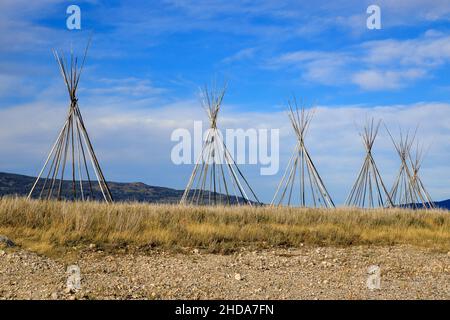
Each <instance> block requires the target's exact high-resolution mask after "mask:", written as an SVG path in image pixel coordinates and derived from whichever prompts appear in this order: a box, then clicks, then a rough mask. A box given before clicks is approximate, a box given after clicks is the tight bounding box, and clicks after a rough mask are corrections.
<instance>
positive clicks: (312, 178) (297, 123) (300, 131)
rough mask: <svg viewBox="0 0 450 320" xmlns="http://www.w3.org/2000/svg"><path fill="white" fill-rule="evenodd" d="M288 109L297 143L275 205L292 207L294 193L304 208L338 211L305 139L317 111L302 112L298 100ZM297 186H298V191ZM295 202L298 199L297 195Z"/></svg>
mask: <svg viewBox="0 0 450 320" xmlns="http://www.w3.org/2000/svg"><path fill="white" fill-rule="evenodd" d="M288 106H289V110H288V117H289V120H290V121H291V124H292V127H293V128H294V132H295V135H296V138H297V143H296V144H295V147H294V151H293V153H292V156H291V158H290V160H289V162H288V165H287V167H286V170H285V172H284V175H283V177H282V178H281V181H280V183H279V184H278V187H277V190H276V191H275V195H274V197H273V199H272V202H271V204H272V205H282V204H284V203H285V204H287V205H288V206H289V205H291V200H293V197H292V196H293V192H294V193H295V194H297V195H298V199H299V200H298V201H299V205H300V206H301V207H306V206H313V207H327V208H334V203H333V200H332V199H331V197H330V195H329V193H328V191H327V189H326V187H325V185H324V183H323V181H322V178H321V177H320V175H319V173H318V172H317V169H316V167H315V165H314V163H313V161H312V159H311V157H310V155H309V153H308V150H307V149H306V146H305V135H306V132H307V130H308V127H309V124H310V122H311V118H312V116H313V111H311V110H310V111H306V110H305V109H304V108H301V110H300V111H299V109H298V106H297V101H296V100H295V98H294V100H293V101H288ZM297 182H298V183H297ZM296 185H298V188H297V187H296ZM294 198H297V197H296V196H295V195H294Z"/></svg>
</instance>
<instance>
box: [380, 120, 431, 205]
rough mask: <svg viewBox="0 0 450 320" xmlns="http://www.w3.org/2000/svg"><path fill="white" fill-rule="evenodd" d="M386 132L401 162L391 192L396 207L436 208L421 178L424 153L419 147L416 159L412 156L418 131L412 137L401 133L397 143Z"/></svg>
mask: <svg viewBox="0 0 450 320" xmlns="http://www.w3.org/2000/svg"><path fill="white" fill-rule="evenodd" d="M386 131H387V132H388V134H389V136H390V137H391V140H392V143H393V145H394V147H395V149H396V151H397V153H398V155H399V157H400V161H401V164H400V169H399V172H398V174H397V176H396V179H395V180H394V184H393V185H392V188H391V192H390V196H391V199H392V202H393V203H394V205H395V206H398V207H403V208H425V209H431V208H434V203H433V201H432V200H431V197H430V195H429V194H428V192H427V191H426V189H425V186H424V184H423V182H422V180H421V179H420V176H419V170H420V167H421V165H422V160H423V152H422V150H421V149H419V146H418V145H417V149H416V153H415V157H414V159H413V157H412V155H411V147H412V145H413V143H414V139H415V137H416V133H417V129H416V131H415V132H414V135H412V136H410V135H409V133H406V135H404V134H403V133H402V132H401V131H400V136H399V138H398V139H397V141H395V139H394V137H393V136H392V134H391V133H390V131H389V130H388V128H387V127H386Z"/></svg>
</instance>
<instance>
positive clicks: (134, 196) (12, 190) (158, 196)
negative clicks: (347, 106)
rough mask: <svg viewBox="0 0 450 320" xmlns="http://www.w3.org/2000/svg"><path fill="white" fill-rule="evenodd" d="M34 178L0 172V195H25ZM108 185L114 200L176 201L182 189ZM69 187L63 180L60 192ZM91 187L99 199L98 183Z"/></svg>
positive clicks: (143, 185) (140, 184) (63, 192)
mask: <svg viewBox="0 0 450 320" xmlns="http://www.w3.org/2000/svg"><path fill="white" fill-rule="evenodd" d="M35 180H36V178H35V177H29V176H24V175H19V174H12V173H2V172H0V197H1V196H5V195H19V196H27V195H28V192H29V191H30V189H31V187H32V186H33V183H34V182H35ZM108 185H109V187H110V189H111V193H112V195H113V198H114V200H116V201H139V202H157V203H176V202H178V201H180V199H181V196H182V195H183V190H175V189H170V188H163V187H154V186H148V185H146V184H144V183H140V182H136V183H118V182H108ZM70 187H71V183H70V182H68V181H64V184H63V188H62V190H63V191H62V194H63V195H64V194H68V193H69V192H70ZM86 189H87V188H86ZM93 189H94V193H95V194H96V198H97V199H101V194H100V190H99V188H98V185H94V186H93Z"/></svg>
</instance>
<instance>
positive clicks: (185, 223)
mask: <svg viewBox="0 0 450 320" xmlns="http://www.w3.org/2000/svg"><path fill="white" fill-rule="evenodd" d="M0 234H3V235H6V236H8V237H10V238H12V239H14V241H15V242H16V243H17V244H19V245H20V246H21V247H23V248H26V249H29V250H32V251H35V252H38V253H44V254H49V255H52V254H57V253H58V252H64V251H65V248H73V247H74V246H75V247H77V246H78V247H83V246H89V245H90V244H95V245H96V246H97V247H103V248H117V247H118V248H123V247H126V246H132V247H136V248H142V249H145V248H148V249H152V248H161V249H164V250H174V251H177V250H180V249H183V248H199V249H202V250H205V251H207V252H209V253H229V252H233V251H235V250H236V249H239V248H242V247H248V248H254V249H265V248H274V247H280V248H298V247H300V246H302V245H315V246H336V247H346V246H356V245H379V246H386V245H412V246H418V247H426V248H431V249H433V250H438V251H441V252H447V251H450V214H449V212H448V211H437V210H436V211H420V210H417V211H412V210H404V209H389V210H381V209H378V210H361V209H352V208H341V209H333V210H325V209H299V208H273V207H184V206H178V205H152V204H140V203H116V204H112V205H108V204H103V203H92V202H91V203H89V202H87V203H82V202H75V203H74V202H57V201H37V200H32V201H28V200H26V199H23V198H3V199H1V200H0Z"/></svg>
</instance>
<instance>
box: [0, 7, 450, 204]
mask: <svg viewBox="0 0 450 320" xmlns="http://www.w3.org/2000/svg"><path fill="white" fill-rule="evenodd" d="M70 4H77V5H79V6H80V8H81V11H82V30H81V31H69V30H67V29H66V26H65V24H66V18H67V15H66V13H65V11H66V8H67V6H68V5H70ZM370 4H377V5H379V6H380V7H381V19H382V29H381V30H368V29H367V28H366V19H367V17H368V15H367V13H366V8H367V7H368V6H369V5H370ZM0 27H1V29H2V30H3V32H2V33H1V34H0V154H1V159H0V171H10V172H18V173H25V174H33V175H34V174H36V173H37V171H38V170H39V168H40V166H41V164H42V161H43V159H44V157H45V153H46V152H47V150H48V148H49V147H50V145H51V143H52V141H53V139H54V138H55V136H56V133H57V131H58V129H59V127H60V126H61V125H62V121H63V118H64V112H65V107H66V103H67V102H66V99H67V97H66V92H65V91H64V87H63V83H62V81H61V79H60V75H59V74H58V70H57V67H56V63H55V61H54V59H53V56H52V53H51V49H52V48H56V49H61V50H66V51H69V48H70V47H71V46H72V47H73V48H74V50H75V51H76V52H79V53H81V51H82V49H83V47H84V45H85V43H86V42H87V39H88V38H89V35H90V34H91V33H92V34H93V43H92V48H91V50H90V53H89V56H88V61H87V65H86V70H85V73H84V74H83V78H82V80H81V84H80V92H79V98H80V107H81V109H82V112H83V113H84V114H85V118H86V122H87V125H88V130H89V131H90V133H91V135H92V138H93V141H94V144H95V147H96V149H97V150H98V151H97V152H98V153H99V158H100V159H101V161H102V165H103V167H104V169H105V174H106V176H107V178H109V179H111V180H119V181H143V182H145V183H148V184H154V185H164V186H169V187H175V188H183V187H184V185H185V183H186V180H187V178H188V176H189V171H190V170H191V169H192V167H190V166H175V165H173V164H172V163H171V161H170V149H171V147H173V145H174V143H173V142H171V141H170V132H171V131H172V130H173V129H174V128H177V127H180V126H181V127H183V126H185V127H186V128H188V129H190V128H192V123H191V122H192V121H193V120H205V115H204V114H203V113H202V112H203V111H202V109H201V107H200V104H199V100H198V96H197V93H198V87H199V86H201V85H203V84H205V83H208V82H210V81H211V80H212V79H214V78H218V79H226V80H227V81H228V83H229V89H228V92H227V95H226V98H225V104H224V108H223V114H222V115H223V118H222V126H223V127H244V128H248V127H257V128H260V127H264V126H265V127H267V126H269V127H270V128H279V129H280V130H281V135H282V138H283V140H282V146H281V148H282V150H281V155H282V159H281V168H280V172H281V171H282V169H283V164H285V162H286V161H287V155H288V154H289V153H290V150H291V148H292V146H293V143H294V141H293V137H292V131H290V130H291V129H290V128H289V124H288V123H287V121H286V120H287V119H286V118H285V114H284V113H283V110H284V107H285V102H286V100H287V98H288V97H289V96H291V95H292V94H295V95H296V96H297V97H299V98H301V99H302V100H303V101H305V102H306V103H307V104H313V103H314V104H316V105H317V106H319V112H317V116H316V118H315V119H314V121H315V122H314V123H313V125H312V127H311V130H310V135H311V137H310V140H309V141H307V143H308V142H309V144H310V149H311V153H312V156H313V158H314V159H317V161H316V162H318V164H317V166H318V168H319V171H320V173H321V174H322V176H323V177H324V180H325V183H326V184H328V185H329V188H330V190H331V193H332V195H335V198H336V199H337V200H336V202H337V203H340V202H342V201H343V199H344V198H345V195H346V193H347V192H348V190H349V189H350V187H351V183H352V182H353V179H354V176H355V175H356V172H354V171H355V170H357V167H358V166H359V164H360V162H361V161H362V159H361V157H362V156H363V155H362V153H361V152H363V149H362V147H361V143H360V140H359V137H358V133H357V128H355V123H356V124H361V123H362V121H363V120H364V119H365V118H366V117H367V116H368V115H373V116H376V117H379V118H383V119H384V120H385V121H386V122H387V123H389V124H391V125H392V126H393V127H394V128H397V127H398V126H402V128H404V129H405V130H407V129H411V128H415V126H416V125H417V124H418V123H420V131H419V132H420V137H421V139H422V141H421V142H422V143H423V144H424V145H426V146H427V147H428V146H429V152H428V157H427V158H426V161H425V162H424V167H423V176H424V180H425V182H426V184H427V185H429V188H430V190H431V191H432V195H433V196H434V197H435V198H437V199H441V198H449V197H450V186H448V184H449V183H448V182H449V181H450V169H448V168H447V163H448V160H449V156H450V147H449V144H450V141H449V139H448V137H449V134H450V125H449V123H450V122H449V120H450V77H449V76H448V74H449V64H450V33H449V30H450V2H449V1H445V0H436V1H424V0H410V1H332V2H331V1H320V0H319V1H314V5H312V4H311V2H310V1H298V0H297V1H274V0H263V1H226V0H215V1H194V0H189V1H181V0H166V1H95V0H92V1H58V0H43V1H34V2H32V3H29V1H21V0H19V1H12V0H6V1H2V3H1V4H0ZM219 125H220V124H219ZM111 138H112V139H111ZM379 140H380V141H379V142H377V145H376V147H378V157H379V159H378V160H379V161H380V166H381V167H382V169H383V172H385V175H386V180H387V181H388V182H389V180H390V179H392V178H391V177H392V176H393V174H394V172H395V171H396V169H397V165H398V164H397V162H396V161H397V159H396V156H395V153H394V152H393V150H392V146H391V145H390V142H389V140H388V139H387V137H386V135H385V134H384V133H382V134H381V136H380V139H379ZM245 169H246V172H247V174H248V176H249V180H250V181H251V182H252V183H253V184H255V185H257V188H256V189H257V191H258V193H259V194H261V198H263V200H265V201H269V200H270V196H271V195H272V194H273V192H274V188H275V185H276V182H277V181H278V179H279V178H280V175H275V176H271V177H261V176H259V174H258V172H259V170H258V168H257V167H255V166H248V167H246V168H245ZM388 184H389V183H388Z"/></svg>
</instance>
